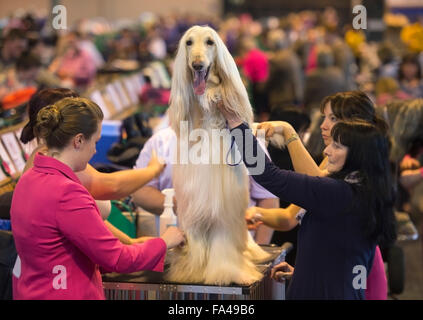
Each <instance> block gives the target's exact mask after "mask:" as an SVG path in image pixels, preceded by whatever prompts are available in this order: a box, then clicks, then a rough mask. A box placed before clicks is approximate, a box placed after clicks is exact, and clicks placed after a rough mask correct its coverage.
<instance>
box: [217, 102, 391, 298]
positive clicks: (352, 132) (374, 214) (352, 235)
mask: <svg viewBox="0 0 423 320" xmlns="http://www.w3.org/2000/svg"><path fill="white" fill-rule="evenodd" d="M219 108H220V109H221V111H222V113H223V114H224V116H225V117H226V119H227V120H228V125H229V127H230V128H231V129H232V130H231V131H232V135H233V137H234V138H235V142H236V144H237V146H238V149H239V151H240V152H241V155H242V158H243V161H244V163H245V165H246V166H247V168H248V169H249V170H250V172H253V171H257V170H256V169H257V167H259V166H258V163H257V162H254V161H253V162H251V159H248V158H247V157H246V155H248V154H251V148H252V150H253V155H256V156H257V157H256V158H254V159H256V160H257V159H263V161H265V166H264V172H262V173H261V174H256V175H254V176H253V177H254V179H255V180H256V181H257V182H258V183H259V184H261V185H262V186H263V187H265V188H266V189H267V190H269V191H270V192H272V193H273V194H275V195H276V196H278V197H280V198H281V199H283V200H285V201H287V202H290V203H294V204H296V205H298V206H300V207H302V208H304V209H306V210H307V213H306V214H305V215H304V217H303V218H302V222H301V227H300V230H299V234H298V248H297V261H296V266H295V271H294V273H293V277H292V280H291V283H290V286H289V288H288V293H287V299H364V289H365V287H366V284H365V281H366V278H367V272H369V271H370V268H371V265H372V261H373V256H374V252H375V246H376V243H377V242H379V241H381V240H382V239H394V238H395V229H394V228H393V226H394V223H393V221H394V215H393V212H392V209H391V208H392V202H393V195H392V189H391V182H390V171H389V162H388V143H387V139H386V137H385V136H384V134H383V133H381V132H380V130H379V129H378V128H376V127H375V126H374V125H371V124H368V123H365V122H362V121H360V122H359V121H354V122H344V121H340V122H339V123H337V124H336V125H335V126H334V128H333V129H332V138H333V142H332V143H331V144H330V145H329V146H328V147H327V148H326V149H325V154H326V155H327V156H328V159H329V163H328V167H327V168H328V171H329V176H328V177H311V176H307V175H304V174H299V173H295V172H292V171H286V170H280V169H279V168H277V167H276V166H275V165H274V164H273V163H272V162H271V161H270V160H269V159H268V158H267V157H266V156H265V155H264V152H263V150H261V149H260V147H257V140H256V138H255V137H254V136H253V134H252V132H251V130H250V129H249V128H248V126H247V125H245V124H243V123H241V122H240V121H239V120H238V118H237V117H236V116H235V115H233V114H228V113H227V111H226V110H225V109H224V107H222V106H219ZM293 139H295V137H293ZM290 140H291V139H288V141H287V143H290V142H291V141H293V140H291V141H290ZM246 150H248V151H247V152H246Z"/></svg>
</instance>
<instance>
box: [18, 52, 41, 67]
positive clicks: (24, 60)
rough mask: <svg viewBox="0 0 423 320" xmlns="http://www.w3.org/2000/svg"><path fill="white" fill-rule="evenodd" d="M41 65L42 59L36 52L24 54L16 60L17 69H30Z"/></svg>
mask: <svg viewBox="0 0 423 320" xmlns="http://www.w3.org/2000/svg"><path fill="white" fill-rule="evenodd" d="M39 67H41V61H40V59H39V58H38V57H37V56H36V55H34V54H23V55H21V56H20V57H19V58H18V60H17V61H16V70H18V71H20V70H28V69H31V68H39Z"/></svg>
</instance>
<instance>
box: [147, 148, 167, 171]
mask: <svg viewBox="0 0 423 320" xmlns="http://www.w3.org/2000/svg"><path fill="white" fill-rule="evenodd" d="M165 167H166V164H165V162H164V161H163V159H159V158H158V157H157V154H156V150H154V149H153V151H152V152H151V159H150V162H149V163H148V168H151V169H152V170H153V172H154V176H155V177H157V176H158V175H159V174H160V173H161V172H162V171H163V169H164V168H165Z"/></svg>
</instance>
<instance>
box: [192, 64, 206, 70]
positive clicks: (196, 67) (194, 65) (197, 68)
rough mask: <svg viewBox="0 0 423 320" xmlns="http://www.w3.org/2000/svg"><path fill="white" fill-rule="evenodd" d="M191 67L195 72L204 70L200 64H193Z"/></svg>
mask: <svg viewBox="0 0 423 320" xmlns="http://www.w3.org/2000/svg"><path fill="white" fill-rule="evenodd" d="M192 67H193V68H194V70H195V71H201V70H202V69H203V68H204V65H203V64H202V63H193V64H192Z"/></svg>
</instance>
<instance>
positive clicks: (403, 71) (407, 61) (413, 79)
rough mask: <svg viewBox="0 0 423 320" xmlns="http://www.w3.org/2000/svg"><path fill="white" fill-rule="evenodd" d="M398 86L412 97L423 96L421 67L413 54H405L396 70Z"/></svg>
mask: <svg viewBox="0 0 423 320" xmlns="http://www.w3.org/2000/svg"><path fill="white" fill-rule="evenodd" d="M398 80H399V83H400V88H401V90H402V91H404V92H405V93H406V94H408V95H410V96H411V97H412V98H423V82H422V73H421V67H420V64H419V61H418V58H417V56H416V55H415V54H412V53H410V54H406V55H405V56H404V57H403V58H402V61H401V64H400V66H399V70H398Z"/></svg>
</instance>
